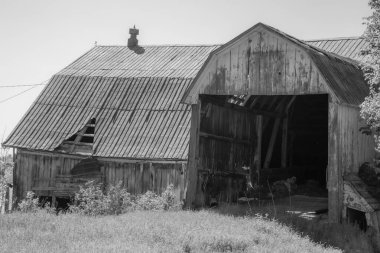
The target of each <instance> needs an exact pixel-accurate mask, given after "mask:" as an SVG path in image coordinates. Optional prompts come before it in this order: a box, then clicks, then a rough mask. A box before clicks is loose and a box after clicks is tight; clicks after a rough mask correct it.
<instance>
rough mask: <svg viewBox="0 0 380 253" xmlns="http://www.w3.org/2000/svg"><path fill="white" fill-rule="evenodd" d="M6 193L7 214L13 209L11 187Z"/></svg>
mask: <svg viewBox="0 0 380 253" xmlns="http://www.w3.org/2000/svg"><path fill="white" fill-rule="evenodd" d="M8 193H9V195H8V196H9V197H8V212H11V211H12V207H13V187H9V188H8Z"/></svg>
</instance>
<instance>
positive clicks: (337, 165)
mask: <svg viewBox="0 0 380 253" xmlns="http://www.w3.org/2000/svg"><path fill="white" fill-rule="evenodd" d="M363 125H364V124H363V121H362V120H361V118H360V115H359V108H357V107H353V106H347V105H342V104H336V103H333V102H330V103H329V159H328V175H327V178H328V190H329V219H330V221H331V222H340V221H341V217H342V214H343V211H344V210H343V208H344V206H343V176H344V174H346V173H357V172H358V170H359V166H360V165H361V164H362V163H363V162H366V161H372V159H373V158H374V157H375V150H374V147H375V145H374V141H373V138H372V137H371V136H368V135H364V134H362V133H361V132H360V131H359V129H360V127H361V126H363Z"/></svg>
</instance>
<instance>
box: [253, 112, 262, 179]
mask: <svg viewBox="0 0 380 253" xmlns="http://www.w3.org/2000/svg"><path fill="white" fill-rule="evenodd" d="M255 135H256V146H255V153H254V156H253V166H252V168H251V182H252V179H253V178H252V175H253V173H254V172H256V174H257V183H259V182H260V170H261V145H262V135H263V116H261V115H259V116H257V117H256V134H255Z"/></svg>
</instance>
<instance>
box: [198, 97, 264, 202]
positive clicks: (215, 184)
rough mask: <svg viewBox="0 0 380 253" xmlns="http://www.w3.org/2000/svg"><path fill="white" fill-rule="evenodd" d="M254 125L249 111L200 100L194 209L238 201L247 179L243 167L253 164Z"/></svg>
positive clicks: (254, 122)
mask: <svg viewBox="0 0 380 253" xmlns="http://www.w3.org/2000/svg"><path fill="white" fill-rule="evenodd" d="M255 125H256V115H254V114H252V113H250V112H248V111H242V110H241V111H238V110H236V109H233V108H230V107H226V106H225V105H223V103H222V104H215V103H214V102H212V101H209V100H207V99H201V110H200V125H199V129H200V130H199V136H198V137H196V138H199V139H198V141H199V149H198V150H197V152H198V154H197V156H198V157H199V159H198V166H197V168H196V170H197V171H198V173H197V175H196V176H197V191H196V199H195V202H194V204H195V205H196V206H202V205H205V204H207V203H208V201H210V199H211V198H214V199H217V200H218V201H223V202H231V201H236V200H237V197H238V194H239V192H241V191H242V189H243V188H244V185H245V183H246V179H247V177H248V176H249V171H246V172H245V174H244V171H243V169H242V167H243V166H249V167H252V164H253V157H254V152H253V147H254V146H255V140H256V139H257V138H256V136H255V129H256V127H255Z"/></svg>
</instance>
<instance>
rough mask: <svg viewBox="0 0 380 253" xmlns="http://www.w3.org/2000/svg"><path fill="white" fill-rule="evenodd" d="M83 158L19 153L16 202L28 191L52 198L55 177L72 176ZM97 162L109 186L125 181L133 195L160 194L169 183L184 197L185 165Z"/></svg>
mask: <svg viewBox="0 0 380 253" xmlns="http://www.w3.org/2000/svg"><path fill="white" fill-rule="evenodd" d="M83 158H85V157H79V156H72V155H61V154H55V153H48V152H46V153H45V152H33V151H25V150H18V153H17V161H16V162H17V170H16V173H15V182H16V189H15V190H16V196H17V199H22V198H24V197H25V196H26V192H27V191H31V190H33V191H35V192H36V193H38V194H41V195H49V194H50V190H52V189H53V188H54V187H55V176H56V175H58V174H63V175H68V174H70V170H71V169H72V168H73V167H74V166H75V165H76V164H77V163H79V162H80V161H81V159H83ZM98 160H99V161H100V162H101V163H102V164H103V167H102V169H103V171H104V175H105V182H106V184H116V183H118V182H119V181H123V186H124V187H126V188H127V189H128V191H129V192H130V193H133V194H140V193H144V192H146V191H147V190H152V191H155V192H157V193H161V192H162V191H164V190H165V189H166V187H167V186H168V185H169V184H173V185H174V188H175V192H176V195H177V198H178V199H181V200H182V199H183V198H184V189H185V176H186V162H174V161H168V162H133V161H127V160H125V161H123V159H118V160H110V159H102V158H98Z"/></svg>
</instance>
